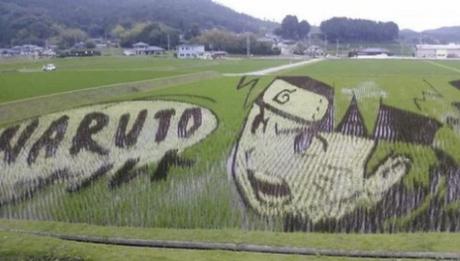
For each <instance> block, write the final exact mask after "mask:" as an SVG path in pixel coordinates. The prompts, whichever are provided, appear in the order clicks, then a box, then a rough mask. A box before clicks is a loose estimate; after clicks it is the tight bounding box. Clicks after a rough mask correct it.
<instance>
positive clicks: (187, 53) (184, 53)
mask: <svg viewBox="0 0 460 261" xmlns="http://www.w3.org/2000/svg"><path fill="white" fill-rule="evenodd" d="M176 54H177V58H179V59H193V58H199V59H204V58H205V54H206V52H205V50H204V45H189V44H184V45H179V46H177V53H176Z"/></svg>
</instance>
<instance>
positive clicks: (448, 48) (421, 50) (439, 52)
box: [415, 44, 460, 59]
mask: <svg viewBox="0 0 460 261" xmlns="http://www.w3.org/2000/svg"><path fill="white" fill-rule="evenodd" d="M415 56H416V57H417V58H428V59H446V58H460V45H458V44H448V45H429V44H420V45H417V46H416V52H415Z"/></svg>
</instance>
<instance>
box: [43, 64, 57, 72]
mask: <svg viewBox="0 0 460 261" xmlns="http://www.w3.org/2000/svg"><path fill="white" fill-rule="evenodd" d="M42 70H43V71H44V72H52V71H56V65H54V64H52V63H49V64H47V65H43V67H42Z"/></svg>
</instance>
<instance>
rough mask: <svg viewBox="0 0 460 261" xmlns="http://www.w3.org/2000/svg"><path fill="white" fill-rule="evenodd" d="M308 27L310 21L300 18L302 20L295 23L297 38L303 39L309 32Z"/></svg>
mask: <svg viewBox="0 0 460 261" xmlns="http://www.w3.org/2000/svg"><path fill="white" fill-rule="evenodd" d="M310 28H311V26H310V23H308V22H307V21H306V20H302V22H300V23H299V24H298V25H297V34H298V36H299V39H305V38H306V37H307V36H308V33H310Z"/></svg>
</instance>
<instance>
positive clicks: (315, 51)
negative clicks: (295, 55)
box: [304, 45, 326, 57]
mask: <svg viewBox="0 0 460 261" xmlns="http://www.w3.org/2000/svg"><path fill="white" fill-rule="evenodd" d="M304 53H305V54H306V55H308V56H310V57H320V56H326V52H325V51H324V50H323V49H322V48H321V47H319V46H318V45H310V46H309V47H308V48H307V49H306V50H305V52H304Z"/></svg>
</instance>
